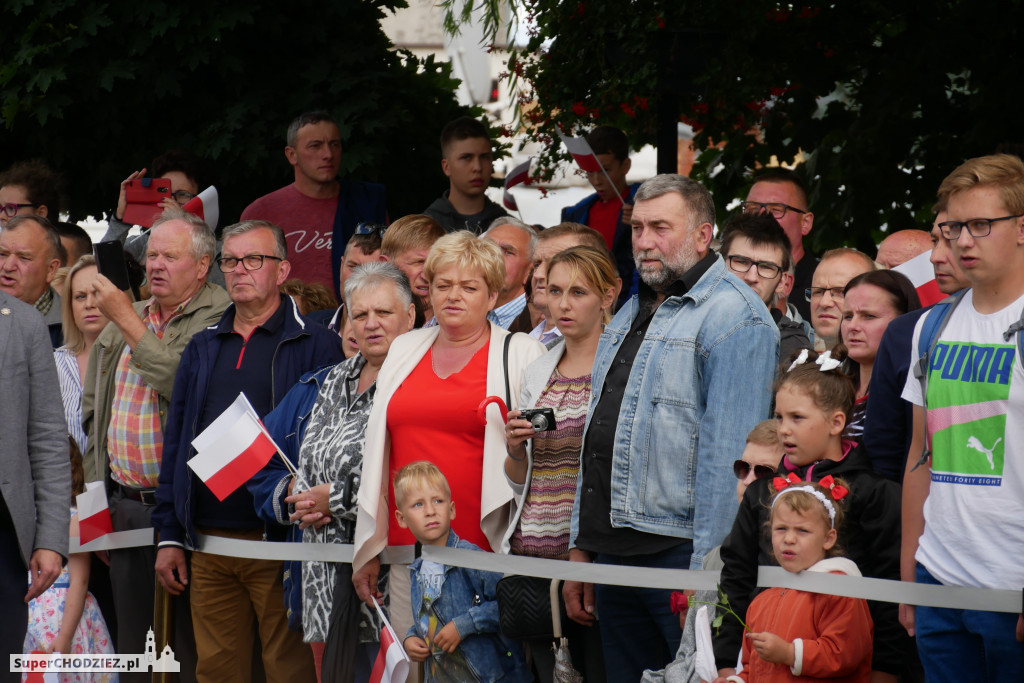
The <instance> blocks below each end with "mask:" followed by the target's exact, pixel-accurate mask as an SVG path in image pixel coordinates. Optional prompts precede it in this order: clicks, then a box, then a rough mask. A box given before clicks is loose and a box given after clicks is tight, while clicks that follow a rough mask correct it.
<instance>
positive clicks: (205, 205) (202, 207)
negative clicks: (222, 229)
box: [181, 185, 220, 230]
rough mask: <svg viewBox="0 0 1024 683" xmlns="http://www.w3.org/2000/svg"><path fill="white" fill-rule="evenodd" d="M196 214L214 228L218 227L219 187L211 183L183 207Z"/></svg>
mask: <svg viewBox="0 0 1024 683" xmlns="http://www.w3.org/2000/svg"><path fill="white" fill-rule="evenodd" d="M181 208H183V209H185V211H188V212H189V213H190V214H192V215H194V216H199V217H200V218H202V219H203V220H204V221H206V224H207V225H209V226H210V228H211V229H212V230H216V229H217V221H219V220H220V201H219V198H218V195H217V188H216V187H214V186H213V185H210V186H209V187H208V188H206V189H205V190H203V191H202V192H200V193H199V194H197V195H196V196H195V197H193V198H192V199H190V200H188V202H186V203H185V206H183V207H181Z"/></svg>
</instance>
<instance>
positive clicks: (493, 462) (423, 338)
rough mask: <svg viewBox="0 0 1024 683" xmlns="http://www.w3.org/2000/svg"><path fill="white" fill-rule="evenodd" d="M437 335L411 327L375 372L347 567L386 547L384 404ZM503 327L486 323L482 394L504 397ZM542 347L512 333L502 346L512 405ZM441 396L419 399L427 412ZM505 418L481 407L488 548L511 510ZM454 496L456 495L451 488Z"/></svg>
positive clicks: (498, 542)
mask: <svg viewBox="0 0 1024 683" xmlns="http://www.w3.org/2000/svg"><path fill="white" fill-rule="evenodd" d="M439 333H440V328H439V327H431V328H427V329H420V330H412V331H411V332H406V333H405V334H403V335H401V336H399V337H398V338H396V339H395V341H394V342H392V344H391V348H390V350H389V351H388V357H387V359H386V360H385V361H384V365H383V366H381V369H380V373H379V374H378V375H377V393H376V395H375V396H374V400H373V409H372V410H371V412H370V419H369V421H368V422H367V424H366V445H365V447H364V449H363V467H362V480H361V481H360V484H359V512H358V517H357V518H356V533H355V557H354V558H353V561H352V565H353V570H358V569H359V568H360V567H362V566H363V565H364V564H366V563H367V562H368V561H369V560H370V559H371V558H373V557H375V556H376V555H377V554H379V553H380V551H381V550H383V549H384V548H385V546H387V541H388V524H389V523H390V521H391V520H390V519H389V512H388V500H389V496H390V494H391V491H390V490H389V484H390V482H389V481H388V470H389V457H390V451H391V437H390V435H389V434H388V430H387V413H388V404H389V403H390V402H391V397H392V396H394V394H395V390H396V389H398V387H399V386H400V385H401V383H402V382H403V381H405V379H406V378H407V377H408V376H409V375H410V374H411V373H412V371H413V370H414V369H415V368H416V366H417V365H418V364H419V362H420V361H421V360H423V357H424V356H426V355H427V351H428V350H429V349H430V347H431V346H432V345H433V343H434V340H436V339H437V335H438V334H439ZM507 335H508V331H506V330H504V329H502V328H501V327H498V326H497V325H495V324H494V323H491V339H490V348H489V349H488V352H487V395H488V396H499V397H501V399H502V401H504V400H505V372H504V363H503V359H502V354H503V352H504V346H505V337H506V336H507ZM544 351H545V349H544V346H543V344H541V343H540V342H538V341H537V340H535V339H532V338H530V337H529V336H528V335H525V334H516V335H513V337H512V341H511V343H510V344H509V350H508V369H509V390H510V396H511V398H512V403H513V405H511V406H509V407H508V408H509V410H513V409H515V408H516V407H518V405H519V403H518V401H519V394H520V391H521V390H522V381H523V371H524V370H525V369H526V366H527V365H529V364H530V363H531V362H532V361H533V360H535V359H537V358H539V357H540V356H542V355H544ZM483 399H484V397H483V396H481V397H480V400H483ZM439 400H444V397H443V396H436V397H428V396H424V397H423V409H424V410H430V404H431V401H439ZM506 452H507V451H506V449H505V416H504V415H502V414H501V410H500V409H499V408H498V406H497V405H496V404H494V403H492V404H490V405H489V406H488V407H487V426H486V428H485V431H484V462H483V476H482V479H481V489H480V529H481V530H482V531H483V532H484V535H485V536H487V540H488V541H489V542H490V544H491V547H492V548H501V549H502V552H507V545H505V546H503V544H502V539H503V537H504V536H505V531H506V529H507V528H508V524H509V518H510V516H511V512H512V510H511V508H512V489H511V488H510V487H509V485H508V482H507V480H506V479H505V454H506ZM454 495H455V496H457V495H458V493H457V492H454Z"/></svg>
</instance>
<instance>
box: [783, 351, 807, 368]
mask: <svg viewBox="0 0 1024 683" xmlns="http://www.w3.org/2000/svg"><path fill="white" fill-rule="evenodd" d="M806 362H807V349H801V350H800V355H799V356H797V357H796V358H794V359H793V362H792V363H790V364H789V369H788V370H786V372H793V368H795V367H796V366H798V365H803V364H804V363H806Z"/></svg>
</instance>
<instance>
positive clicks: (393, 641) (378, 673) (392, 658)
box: [370, 600, 409, 683]
mask: <svg viewBox="0 0 1024 683" xmlns="http://www.w3.org/2000/svg"><path fill="white" fill-rule="evenodd" d="M373 606H374V607H376V608H377V614H379V615H380V618H381V619H382V620H383V626H382V627H381V629H380V650H379V651H378V652H377V659H376V661H374V663H373V671H371V672H370V683H404V681H405V679H406V678H407V677H408V676H409V656H408V655H407V654H405V648H404V647H402V643H401V641H399V640H398V636H396V635H395V629H393V628H391V623H390V622H389V621H388V618H387V617H386V616H384V612H383V611H381V609H380V605H378V604H377V601H376V600H374V603H373Z"/></svg>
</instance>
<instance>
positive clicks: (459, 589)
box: [394, 460, 532, 683]
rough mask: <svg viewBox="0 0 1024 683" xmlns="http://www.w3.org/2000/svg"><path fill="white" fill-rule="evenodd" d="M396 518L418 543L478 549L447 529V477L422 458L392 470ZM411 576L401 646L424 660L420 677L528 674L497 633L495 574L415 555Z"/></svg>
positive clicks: (519, 677) (450, 510)
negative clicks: (409, 613)
mask: <svg viewBox="0 0 1024 683" xmlns="http://www.w3.org/2000/svg"><path fill="white" fill-rule="evenodd" d="M394 487H395V507H396V508H397V509H396V510H395V518H396V519H397V520H398V525H399V526H401V527H402V528H403V529H409V530H410V531H411V532H412V534H413V535H414V536H415V537H416V540H417V541H418V542H419V543H420V544H421V545H439V546H445V547H448V548H464V549H469V550H480V548H478V547H477V546H475V545H473V544H472V543H469V542H468V541H463V540H461V539H460V538H459V537H458V536H457V535H456V534H455V532H454V531H452V530H451V520H452V519H453V518H454V517H455V503H453V502H452V499H451V489H450V488H449V487H448V480H447V479H445V476H444V474H442V473H441V470H439V469H438V468H437V466H436V465H434V464H433V463H430V462H426V461H423V460H421V461H419V462H414V463H411V464H409V465H406V466H405V467H403V468H402V469H401V470H399V471H398V473H397V474H396V475H395V481H394ZM409 573H410V575H411V577H412V610H413V616H414V620H413V625H412V627H411V628H410V629H409V632H408V633H407V634H406V636H405V642H404V645H405V651H406V652H407V653H408V654H409V658H410V659H412V660H413V661H414V662H423V667H424V669H423V671H424V680H425V681H426V682H427V683H430V682H432V681H509V682H516V683H518V682H519V681H522V682H523V683H526V682H528V681H531V680H532V677H531V675H530V673H529V671H528V670H527V668H526V665H525V662H524V659H523V653H522V650H521V649H520V647H519V645H518V644H516V643H514V642H512V641H508V640H505V639H504V638H502V637H501V635H500V634H499V633H498V601H497V598H496V597H495V586H496V584H497V583H498V579H499V578H501V576H500V575H499V574H496V573H494V572H483V571H477V570H475V569H464V568H462V567H449V566H446V565H442V564H438V563H436V562H431V561H429V560H424V559H423V558H417V559H416V561H415V562H413V563H412V565H410V566H409Z"/></svg>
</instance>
